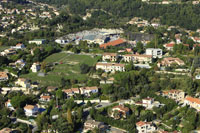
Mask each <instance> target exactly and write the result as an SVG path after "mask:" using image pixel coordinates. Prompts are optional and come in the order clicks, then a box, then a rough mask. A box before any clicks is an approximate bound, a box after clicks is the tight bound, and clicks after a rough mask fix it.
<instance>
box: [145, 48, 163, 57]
mask: <svg viewBox="0 0 200 133" xmlns="http://www.w3.org/2000/svg"><path fill="white" fill-rule="evenodd" d="M162 54H163V52H162V49H159V48H147V49H146V55H152V57H153V58H162Z"/></svg>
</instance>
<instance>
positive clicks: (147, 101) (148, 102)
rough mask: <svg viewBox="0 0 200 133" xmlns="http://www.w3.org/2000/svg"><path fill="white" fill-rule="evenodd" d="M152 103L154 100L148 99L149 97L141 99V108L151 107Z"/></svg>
mask: <svg viewBox="0 0 200 133" xmlns="http://www.w3.org/2000/svg"><path fill="white" fill-rule="evenodd" d="M153 102H154V98H149V97H148V98H144V99H142V104H143V106H145V107H148V106H150V105H152V104H153Z"/></svg>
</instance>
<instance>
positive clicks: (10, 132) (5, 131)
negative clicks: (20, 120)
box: [0, 128, 14, 133]
mask: <svg viewBox="0 0 200 133" xmlns="http://www.w3.org/2000/svg"><path fill="white" fill-rule="evenodd" d="M0 133H14V132H13V130H12V129H10V128H3V129H1V130H0Z"/></svg>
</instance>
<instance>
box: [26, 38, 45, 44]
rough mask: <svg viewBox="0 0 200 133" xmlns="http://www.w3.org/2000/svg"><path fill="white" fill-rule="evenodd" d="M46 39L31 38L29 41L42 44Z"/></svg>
mask: <svg viewBox="0 0 200 133" xmlns="http://www.w3.org/2000/svg"><path fill="white" fill-rule="evenodd" d="M45 41H46V40H45V39H34V40H31V41H29V42H28V43H29V44H31V43H35V44H37V45H41V44H44V43H45Z"/></svg>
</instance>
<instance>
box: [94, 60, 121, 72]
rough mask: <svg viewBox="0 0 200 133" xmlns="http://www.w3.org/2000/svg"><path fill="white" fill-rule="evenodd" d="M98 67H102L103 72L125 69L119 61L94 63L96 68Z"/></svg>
mask: <svg viewBox="0 0 200 133" xmlns="http://www.w3.org/2000/svg"><path fill="white" fill-rule="evenodd" d="M98 69H102V70H104V71H105V72H113V73H114V72H116V71H120V72H123V71H125V65H124V64H119V63H107V62H98V63H97V64H96V70H98Z"/></svg>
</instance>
